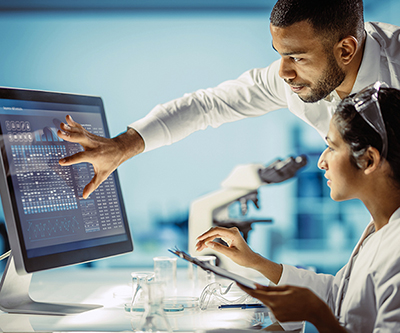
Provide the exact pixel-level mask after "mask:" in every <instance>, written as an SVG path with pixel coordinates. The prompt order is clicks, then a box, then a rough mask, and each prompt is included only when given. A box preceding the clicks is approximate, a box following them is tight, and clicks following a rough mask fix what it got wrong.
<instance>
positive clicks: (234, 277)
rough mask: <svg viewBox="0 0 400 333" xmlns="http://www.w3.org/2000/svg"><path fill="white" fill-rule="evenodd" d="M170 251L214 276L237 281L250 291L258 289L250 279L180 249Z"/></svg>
mask: <svg viewBox="0 0 400 333" xmlns="http://www.w3.org/2000/svg"><path fill="white" fill-rule="evenodd" d="M168 251H169V252H171V253H173V254H175V255H176V256H178V257H179V258H182V259H184V260H186V261H189V262H190V263H192V264H195V265H197V266H199V267H200V268H202V269H204V270H206V271H210V272H213V273H214V274H216V275H218V276H220V277H223V278H226V279H229V280H232V281H235V282H237V283H239V284H241V285H243V286H245V287H247V288H250V289H257V287H256V282H254V281H252V280H249V279H247V278H245V277H243V276H241V275H238V274H235V273H233V272H230V271H228V270H226V269H223V268H221V267H218V266H214V265H210V264H209V263H207V262H202V261H200V260H198V259H196V258H194V257H192V256H190V255H189V254H187V253H186V252H184V251H181V250H179V249H178V248H175V249H173V250H172V249H168Z"/></svg>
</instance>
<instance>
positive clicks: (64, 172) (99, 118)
mask: <svg viewBox="0 0 400 333" xmlns="http://www.w3.org/2000/svg"><path fill="white" fill-rule="evenodd" d="M67 115H71V116H72V118H73V119H74V120H75V121H76V122H78V123H80V124H81V125H82V126H83V127H84V128H85V129H87V130H88V131H89V132H91V133H93V134H96V135H99V136H103V137H109V133H108V128H107V122H106V118H105V113H104V108H103V103H102V100H101V98H100V97H94V96H83V95H73V94H63V93H53V92H43V91H33V90H19V89H10V88H0V134H1V140H0V148H1V156H2V165H1V169H2V173H3V175H0V177H1V183H2V184H1V199H2V204H3V209H4V213H5V218H6V223H7V229H8V234H9V239H10V245H11V249H12V251H13V255H14V258H15V265H16V268H17V271H18V272H19V273H20V272H21V271H25V272H27V273H31V272H35V271H39V270H44V269H49V268H55V267H61V266H65V265H70V264H76V263H81V262H86V261H91V260H95V259H100V258H104V257H108V256H112V255H116V254H121V253H126V252H129V251H132V250H133V244H132V240H131V236H130V232H129V226H128V222H127V218H126V213H125V208H124V203H123V200H122V195H121V189H120V184H119V180H118V175H117V172H116V171H115V172H114V173H113V174H111V175H110V176H109V177H108V179H107V180H106V181H105V182H104V183H102V185H100V187H99V188H98V189H97V190H96V191H95V192H94V193H92V194H91V195H90V196H89V197H88V198H87V199H83V198H82V191H83V188H84V187H85V185H86V184H87V183H88V182H89V181H90V180H91V179H92V177H93V176H94V171H93V167H92V165H91V164H89V163H80V164H76V165H72V166H60V165H59V163H58V161H59V159H60V158H63V157H64V156H69V155H72V154H74V153H77V152H79V151H82V150H83V149H82V147H81V146H80V145H79V144H76V143H71V142H67V141H63V140H62V139H60V138H59V137H58V136H57V131H58V129H59V124H60V123H61V122H65V117H66V116H67Z"/></svg>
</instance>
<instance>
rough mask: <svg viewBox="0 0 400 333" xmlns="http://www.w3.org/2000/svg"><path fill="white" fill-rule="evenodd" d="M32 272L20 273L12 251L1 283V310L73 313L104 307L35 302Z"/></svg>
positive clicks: (44, 313) (54, 313)
mask: <svg viewBox="0 0 400 333" xmlns="http://www.w3.org/2000/svg"><path fill="white" fill-rule="evenodd" d="M31 278H32V274H26V275H19V274H18V273H17V271H16V269H15V264H14V258H13V255H12V252H11V254H10V257H9V258H8V261H7V266H6V268H5V270H4V273H3V277H2V279H1V283H0V310H2V311H5V312H9V313H25V314H42V315H71V314H78V313H81V312H85V311H89V310H93V309H97V308H100V307H102V305H94V304H61V303H42V302H35V301H34V300H32V298H31V297H30V296H29V285H30V283H31Z"/></svg>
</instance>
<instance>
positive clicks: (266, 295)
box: [197, 82, 400, 333]
mask: <svg viewBox="0 0 400 333" xmlns="http://www.w3.org/2000/svg"><path fill="white" fill-rule="evenodd" d="M326 141H327V143H328V147H327V148H326V150H325V151H324V152H323V153H322V155H321V157H320V159H319V161H318V167H319V168H320V169H322V170H324V171H325V177H326V178H327V179H328V186H329V187H330V189H331V197H332V199H333V200H336V201H342V200H349V199H355V198H357V199H359V200H361V201H362V202H363V203H364V205H365V206H366V208H367V209H368V210H369V212H370V214H371V216H372V221H371V222H370V224H369V225H368V226H367V228H366V229H365V231H364V233H363V235H362V236H361V238H360V241H359V242H358V244H357V246H356V247H355V249H354V251H353V253H352V255H351V257H350V260H349V262H348V264H347V265H346V266H344V267H343V268H342V269H341V270H340V271H339V272H338V273H337V274H336V276H332V275H328V274H316V273H313V272H310V271H306V270H302V269H297V268H295V267H292V266H289V265H280V264H277V263H274V262H272V261H269V260H268V259H266V258H263V257H262V256H260V255H259V254H257V253H255V252H253V251H252V250H251V249H250V248H249V247H248V245H247V244H246V242H245V241H244V240H243V238H242V237H241V235H240V233H239V231H238V230H237V229H236V228H232V229H224V228H212V229H210V230H209V231H207V232H206V233H204V234H203V235H201V236H199V237H198V243H197V249H198V250H199V251H201V250H203V249H204V248H206V247H209V248H212V249H214V250H216V251H218V252H220V253H222V254H225V255H227V256H228V257H230V258H231V259H232V260H233V261H235V262H236V263H238V264H240V265H243V266H246V267H251V268H253V269H256V270H258V271H259V272H261V273H262V274H264V275H265V276H266V277H267V278H268V279H269V280H271V281H272V282H274V283H275V284H277V286H276V287H266V286H261V285H258V286H257V289H256V290H250V289H247V288H244V287H242V289H243V290H245V291H246V292H248V293H249V294H250V295H251V296H253V297H256V298H258V299H260V300H261V301H262V302H263V303H264V304H266V305H267V306H268V307H269V308H270V309H271V311H272V312H273V314H274V315H275V317H276V318H277V319H278V320H279V321H281V322H286V321H309V322H311V323H312V324H313V325H314V326H315V327H316V328H317V329H318V330H319V332H362V333H366V332H400V245H399V240H400V209H399V207H400V91H399V90H396V89H390V88H381V87H380V83H379V82H377V83H375V84H374V85H372V86H369V87H367V88H365V89H364V90H363V91H362V92H360V93H358V94H357V95H355V96H354V95H353V96H350V97H347V98H345V99H344V100H343V101H342V102H341V104H340V105H339V106H338V108H337V110H336V112H335V114H334V115H333V117H332V120H331V122H330V127H329V132H328V134H327V137H326ZM215 238H223V239H224V240H225V241H226V243H227V244H229V245H228V246H223V245H221V244H219V243H216V242H214V241H213V240H214V239H215Z"/></svg>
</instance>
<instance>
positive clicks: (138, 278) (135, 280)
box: [131, 272, 154, 311]
mask: <svg viewBox="0 0 400 333" xmlns="http://www.w3.org/2000/svg"><path fill="white" fill-rule="evenodd" d="M131 277H132V301H131V310H132V311H135V309H140V308H141V309H143V307H144V301H145V299H144V297H143V296H144V295H143V288H144V286H145V285H146V284H147V283H148V282H149V281H152V280H153V279H154V272H132V273H131Z"/></svg>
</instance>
